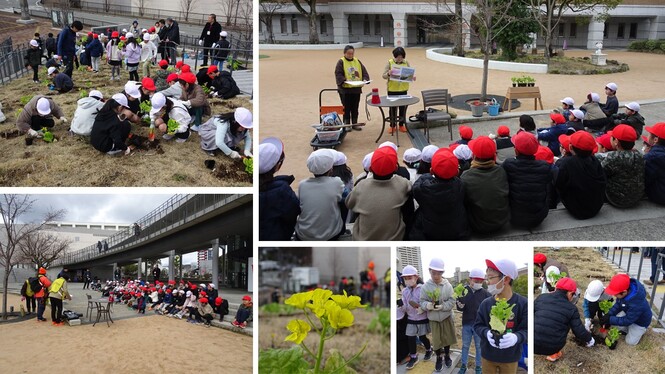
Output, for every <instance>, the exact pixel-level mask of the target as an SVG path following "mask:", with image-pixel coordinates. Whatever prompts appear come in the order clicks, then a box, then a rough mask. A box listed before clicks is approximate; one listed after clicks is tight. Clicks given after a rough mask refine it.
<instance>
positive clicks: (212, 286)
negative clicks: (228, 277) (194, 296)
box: [208, 283, 216, 288]
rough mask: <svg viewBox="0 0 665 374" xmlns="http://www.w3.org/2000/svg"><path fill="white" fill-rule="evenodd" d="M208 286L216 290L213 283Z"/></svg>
mask: <svg viewBox="0 0 665 374" xmlns="http://www.w3.org/2000/svg"><path fill="white" fill-rule="evenodd" d="M208 286H210V288H216V287H215V284H214V283H209V284H208Z"/></svg>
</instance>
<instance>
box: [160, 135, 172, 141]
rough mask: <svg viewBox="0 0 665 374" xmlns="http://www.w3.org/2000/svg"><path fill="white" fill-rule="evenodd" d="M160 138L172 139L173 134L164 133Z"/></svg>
mask: <svg viewBox="0 0 665 374" xmlns="http://www.w3.org/2000/svg"><path fill="white" fill-rule="evenodd" d="M162 139H164V140H171V139H173V135H169V134H164V135H162Z"/></svg>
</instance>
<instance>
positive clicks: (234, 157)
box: [229, 151, 242, 160]
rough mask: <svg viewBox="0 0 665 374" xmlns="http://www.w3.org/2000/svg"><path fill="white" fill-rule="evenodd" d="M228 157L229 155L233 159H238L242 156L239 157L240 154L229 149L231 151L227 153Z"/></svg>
mask: <svg viewBox="0 0 665 374" xmlns="http://www.w3.org/2000/svg"><path fill="white" fill-rule="evenodd" d="M229 157H231V158H232V159H234V160H239V159H241V158H242V157H240V154H239V153H238V152H236V151H231V153H229Z"/></svg>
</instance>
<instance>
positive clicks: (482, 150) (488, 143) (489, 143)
mask: <svg viewBox="0 0 665 374" xmlns="http://www.w3.org/2000/svg"><path fill="white" fill-rule="evenodd" d="M469 148H470V149H471V152H473V155H474V156H476V158H482V159H494V158H495V157H496V143H495V142H494V140H492V139H490V138H489V137H487V136H479V137H477V138H475V139H473V140H472V141H470V142H469Z"/></svg>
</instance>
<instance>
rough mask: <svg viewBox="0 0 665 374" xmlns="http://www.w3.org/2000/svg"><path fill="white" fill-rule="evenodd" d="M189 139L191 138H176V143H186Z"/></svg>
mask: <svg viewBox="0 0 665 374" xmlns="http://www.w3.org/2000/svg"><path fill="white" fill-rule="evenodd" d="M187 139H189V138H184V139H183V138H176V139H175V142H176V143H184V142H186V141H187Z"/></svg>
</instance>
